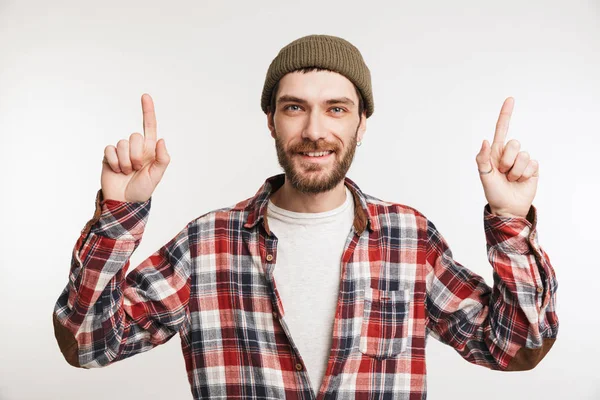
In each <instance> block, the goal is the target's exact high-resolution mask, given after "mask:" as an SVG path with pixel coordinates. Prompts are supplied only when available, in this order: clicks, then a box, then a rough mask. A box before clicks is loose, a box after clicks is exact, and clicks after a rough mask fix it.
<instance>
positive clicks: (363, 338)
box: [53, 35, 558, 399]
mask: <svg viewBox="0 0 600 400" xmlns="http://www.w3.org/2000/svg"><path fill="white" fill-rule="evenodd" d="M261 107H262V109H263V111H264V112H265V113H266V115H267V124H268V127H269V130H270V131H271V136H272V137H273V138H274V139H275V145H276V150H277V156H278V160H279V163H280V164H281V166H282V168H283V170H284V174H281V175H276V176H273V177H270V178H268V179H267V180H266V181H265V183H264V184H263V185H262V186H261V187H260V189H259V190H258V191H257V193H256V195H255V196H253V197H251V198H248V199H246V200H243V201H240V202H239V203H237V204H236V205H234V206H230V207H225V208H221V209H218V210H214V211H211V212H209V213H206V214H204V215H202V216H200V217H198V218H195V219H194V220H192V221H190V222H189V223H188V224H187V226H186V227H185V228H184V229H182V230H181V231H180V232H179V233H178V234H177V235H176V236H175V237H173V238H172V239H171V240H170V241H169V242H168V243H166V244H165V245H164V246H163V247H161V248H160V249H159V250H157V251H156V252H155V253H153V254H152V255H150V256H149V257H148V258H147V259H146V260H144V261H143V262H142V263H141V264H140V265H138V266H137V267H136V268H135V269H133V270H132V271H131V272H130V273H129V274H128V275H127V276H126V271H127V269H128V268H129V258H130V256H131V254H132V253H133V252H134V251H135V249H136V247H137V246H138V244H139V243H140V240H141V238H142V234H143V232H144V227H145V225H146V222H147V219H148V216H149V211H150V203H151V195H152V193H153V191H154V189H155V188H156V185H157V184H158V183H159V181H160V180H161V178H162V176H163V173H164V171H165V169H166V167H167V165H168V163H169V161H170V157H169V155H168V153H167V150H166V146H165V142H164V139H160V140H158V141H157V140H156V135H157V134H156V118H155V113H154V106H153V103H152V100H151V98H150V96H148V95H143V96H142V108H143V115H144V136H142V135H141V134H139V133H134V134H132V135H131V136H130V139H129V141H127V140H121V141H119V142H118V143H117V146H116V147H114V146H107V147H106V149H105V158H104V160H103V166H102V180H101V185H102V188H101V189H100V190H99V191H98V193H97V196H96V212H95V214H94V217H93V218H92V219H91V220H90V221H89V222H88V223H87V224H86V226H85V227H84V229H83V230H82V232H81V235H80V237H79V239H78V240H77V243H76V245H75V248H74V252H73V259H72V264H71V270H70V274H69V282H68V284H67V286H66V287H65V289H64V291H63V292H62V294H61V295H60V297H59V299H58V301H57V303H56V306H55V309H54V314H53V321H54V328H55V334H56V339H57V341H58V344H59V346H60V349H61V351H62V352H63V355H64V357H65V358H66V360H67V361H68V362H69V363H70V364H71V365H73V366H76V367H82V368H93V367H102V366H106V365H109V364H111V363H114V362H117V361H119V360H122V359H125V358H127V357H131V356H133V355H135V354H138V353H141V352H144V351H147V350H150V349H151V348H153V347H155V346H157V345H160V344H162V343H165V342H166V341H167V340H169V339H170V338H171V337H173V336H174V335H175V334H177V333H179V335H180V336H181V339H182V351H183V354H184V358H185V362H186V368H187V371H188V377H189V381H190V385H191V390H192V394H193V397H194V398H195V399H200V398H210V399H314V398H318V399H334V398H335V399H337V398H339V399H354V398H356V399H358V398H364V399H367V398H369V399H370V398H389V399H392V398H393V399H414V398H419V399H421V398H425V396H426V364H425V347H426V340H427V337H428V335H432V336H433V337H435V338H436V339H438V340H440V341H442V342H443V343H446V344H448V345H450V346H452V347H453V348H454V349H455V350H456V351H457V352H458V353H459V354H460V355H461V356H462V357H463V358H464V359H465V360H467V361H469V362H471V363H474V364H477V365H481V366H483V367H486V368H490V369H494V370H503V371H519V370H528V369H531V368H534V367H535V366H536V365H537V364H538V363H539V362H540V360H541V359H542V358H543V357H544V356H545V355H546V353H547V352H548V351H549V350H550V348H551V347H552V345H553V343H554V340H555V338H556V335H557V332H558V318H557V315H556V309H555V307H556V289H557V281H556V276H555V273H554V270H553V267H552V266H551V264H550V259H549V257H548V255H547V254H546V252H545V251H544V250H542V248H541V247H540V246H539V243H538V241H537V231H536V217H537V214H536V209H535V207H534V206H533V204H532V201H533V198H534V196H535V191H536V187H537V181H538V173H539V169H538V164H537V162H535V161H533V160H530V159H529V155H528V154H527V153H525V152H519V146H518V142H516V141H514V140H511V141H509V142H508V144H506V145H505V144H504V141H505V137H506V133H507V129H508V121H509V119H510V115H511V112H512V108H513V99H512V98H508V99H507V100H506V101H505V102H504V105H503V106H502V110H501V113H500V117H499V120H498V124H497V126H496V132H495V135H494V140H493V143H492V145H491V146H490V145H489V143H488V142H487V140H484V141H483V145H482V147H481V150H480V152H479V154H477V156H476V162H477V166H478V169H479V172H480V177H481V182H482V185H483V188H484V193H485V196H486V199H487V201H488V204H486V206H485V208H484V227H485V234H486V239H487V248H488V253H487V254H488V258H489V261H490V263H491V265H492V267H493V269H494V278H495V279H494V286H493V287H489V286H487V285H486V283H485V282H484V280H483V279H482V278H481V277H480V276H478V275H476V274H474V273H473V272H471V271H470V270H468V269H467V268H465V267H463V266H462V265H461V264H460V263H458V262H457V261H455V260H454V259H453V258H452V253H451V251H450V248H449V246H448V244H447V243H446V241H445V240H444V238H443V237H442V235H441V234H440V233H439V231H438V230H437V229H436V227H435V225H434V224H433V223H432V222H431V221H429V220H428V219H427V218H426V217H425V216H424V215H423V214H422V213H420V212H419V211H417V210H416V209H414V208H412V207H409V206H407V205H403V204H398V203H392V202H386V201H382V200H380V199H377V198H375V197H373V196H370V195H368V194H365V193H363V192H362V191H361V190H360V189H359V187H358V186H357V184H356V183H355V182H353V181H352V180H350V179H349V178H347V177H346V172H347V171H348V169H349V167H350V165H351V163H352V159H353V156H354V152H355V149H356V147H357V146H359V145H360V143H361V140H362V138H363V135H364V134H365V131H366V119H367V118H368V117H369V116H370V115H371V114H372V113H373V110H374V102H373V95H372V90H371V78H370V72H369V69H368V68H367V66H366V65H365V63H364V60H363V58H362V56H361V54H360V52H359V51H358V49H356V47H354V46H353V45H352V44H350V43H349V42H348V41H346V40H344V39H341V38H338V37H333V36H326V35H309V36H305V37H303V38H300V39H297V40H295V41H293V42H291V43H290V44H288V45H287V46H285V47H284V48H282V49H281V51H280V52H279V54H278V55H277V57H276V58H275V59H274V60H273V62H272V63H271V65H270V67H269V70H268V72H267V76H266V79H265V84H264V88H263V93H262V98H261Z"/></svg>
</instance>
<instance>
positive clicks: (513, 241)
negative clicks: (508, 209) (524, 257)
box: [483, 203, 541, 256]
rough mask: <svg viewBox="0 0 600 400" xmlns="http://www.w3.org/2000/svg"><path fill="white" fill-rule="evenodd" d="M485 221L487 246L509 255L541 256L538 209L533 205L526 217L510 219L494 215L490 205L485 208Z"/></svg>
mask: <svg viewBox="0 0 600 400" xmlns="http://www.w3.org/2000/svg"><path fill="white" fill-rule="evenodd" d="M483 221H484V228H485V236H486V240H487V244H488V245H489V246H492V247H496V248H497V249H498V250H501V251H502V252H504V253H508V254H515V253H516V254H531V252H532V251H533V252H534V253H535V254H536V256H541V251H540V248H539V244H538V241H537V229H536V225H537V209H536V208H535V206H534V205H533V204H532V205H531V207H529V212H528V213H527V216H526V217H509V216H500V215H496V214H493V213H492V212H491V208H490V205H489V203H488V204H486V205H485V207H484V208H483Z"/></svg>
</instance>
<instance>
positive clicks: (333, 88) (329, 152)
mask: <svg viewBox="0 0 600 400" xmlns="http://www.w3.org/2000/svg"><path fill="white" fill-rule="evenodd" d="M275 95H276V96H277V98H276V102H277V106H276V110H275V114H272V113H270V112H269V113H268V114H267V121H268V126H269V129H270V130H271V136H272V137H273V138H274V139H275V148H276V150H277V159H278V160H279V164H280V165H281V167H282V168H283V170H284V172H285V174H286V180H287V181H289V183H290V184H291V185H292V187H294V188H295V189H297V190H298V191H300V192H304V193H321V192H325V191H329V190H332V189H333V188H335V187H336V186H337V185H338V184H339V183H340V182H341V181H342V180H343V179H344V177H345V176H346V173H347V172H348V169H349V168H350V165H351V164H352V160H353V158H354V152H355V150H356V143H357V141H358V140H362V137H363V135H364V132H365V130H366V114H365V113H363V116H362V118H359V114H358V96H357V94H356V91H355V89H354V85H353V84H352V82H351V81H350V80H348V79H347V78H346V77H345V76H343V75H341V74H338V73H336V72H331V71H312V72H307V73H303V72H298V71H296V72H292V73H289V74H287V75H285V76H284V77H283V78H281V80H280V81H279V90H278V91H277V93H276V94H275Z"/></svg>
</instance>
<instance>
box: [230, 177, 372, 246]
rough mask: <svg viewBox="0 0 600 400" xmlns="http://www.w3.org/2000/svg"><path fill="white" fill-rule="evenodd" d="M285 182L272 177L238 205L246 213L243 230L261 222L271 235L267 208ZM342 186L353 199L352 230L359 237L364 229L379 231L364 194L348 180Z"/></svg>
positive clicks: (279, 178)
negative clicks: (270, 198) (270, 199)
mask: <svg viewBox="0 0 600 400" xmlns="http://www.w3.org/2000/svg"><path fill="white" fill-rule="evenodd" d="M284 182H285V174H278V175H273V176H271V177H269V178H267V179H266V180H265V182H264V183H263V185H262V186H261V187H260V188H259V189H258V191H257V192H256V194H255V195H254V196H253V197H251V198H250V199H248V200H247V201H244V202H243V203H240V204H242V205H243V208H244V209H245V210H247V211H248V217H247V219H246V223H245V224H244V227H245V228H253V227H254V226H255V225H256V224H257V223H258V222H260V221H261V220H262V221H263V226H264V228H265V230H266V231H267V234H269V235H270V234H271V231H270V230H269V224H268V221H267V206H268V203H269V197H270V195H271V193H273V192H275V191H276V190H277V189H279V188H280V187H281V186H282V185H283V183H284ZM344 184H345V185H346V186H347V187H348V189H350V193H352V196H353V197H354V223H353V225H354V229H355V230H356V232H357V233H358V234H359V235H360V234H361V233H362V232H363V231H364V230H365V229H366V228H369V229H370V230H371V231H374V230H377V229H379V224H378V222H377V218H376V217H374V216H373V215H372V212H371V211H370V210H369V204H368V203H367V198H366V196H365V194H364V193H363V192H362V191H361V190H360V188H359V187H358V185H357V184H356V183H354V181H352V180H351V179H350V178H348V177H345V178H344Z"/></svg>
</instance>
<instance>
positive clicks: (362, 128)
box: [356, 111, 367, 141]
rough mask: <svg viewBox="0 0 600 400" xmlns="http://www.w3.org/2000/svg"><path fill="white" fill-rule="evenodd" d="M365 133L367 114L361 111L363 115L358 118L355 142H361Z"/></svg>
mask: <svg viewBox="0 0 600 400" xmlns="http://www.w3.org/2000/svg"><path fill="white" fill-rule="evenodd" d="M366 131H367V112H366V111H363V114H362V116H361V118H360V125H359V126H358V135H357V137H356V140H357V141H361V140H362V138H363V136H364V135H365V132H366Z"/></svg>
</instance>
